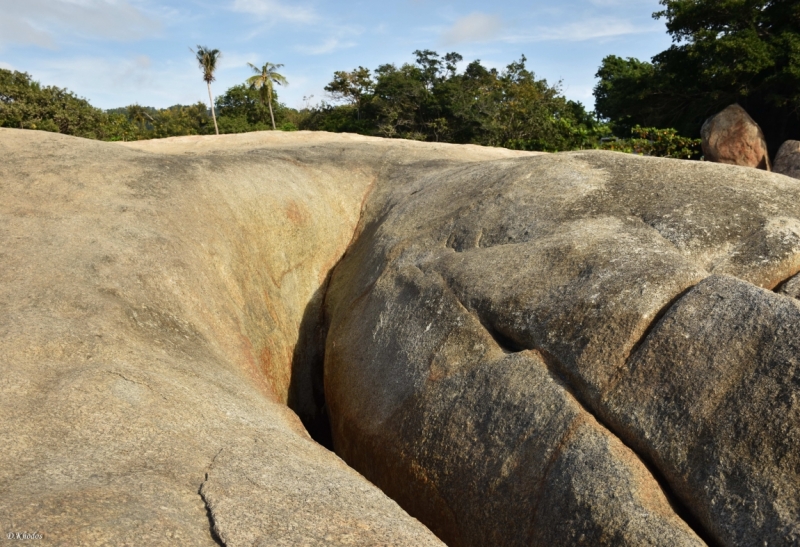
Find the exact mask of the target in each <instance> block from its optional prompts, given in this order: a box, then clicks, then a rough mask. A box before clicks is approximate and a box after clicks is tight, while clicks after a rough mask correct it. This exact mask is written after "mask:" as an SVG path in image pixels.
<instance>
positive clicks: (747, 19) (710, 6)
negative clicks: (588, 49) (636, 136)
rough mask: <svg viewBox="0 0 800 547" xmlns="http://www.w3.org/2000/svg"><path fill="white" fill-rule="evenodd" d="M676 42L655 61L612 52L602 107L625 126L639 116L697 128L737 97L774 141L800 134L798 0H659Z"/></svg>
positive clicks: (690, 130)
mask: <svg viewBox="0 0 800 547" xmlns="http://www.w3.org/2000/svg"><path fill="white" fill-rule="evenodd" d="M660 3H661V5H662V6H663V8H664V9H662V10H661V11H659V12H656V13H655V14H653V15H654V17H656V18H663V19H665V20H666V24H667V31H668V32H669V33H670V34H671V35H672V38H673V44H672V46H671V47H670V48H669V49H667V50H665V51H663V52H661V53H659V54H658V55H656V56H655V57H653V59H652V63H645V62H641V61H638V60H636V59H620V58H619V57H615V56H609V57H606V58H605V59H604V60H603V63H602V65H601V67H600V70H599V71H598V73H597V76H598V77H599V78H600V82H599V83H598V85H597V87H596V88H595V98H596V101H597V102H596V104H595V107H596V111H597V112H598V114H600V115H602V116H603V117H605V118H609V119H610V120H612V122H613V123H614V125H615V131H616V132H618V133H620V134H624V133H626V132H627V131H629V130H630V128H631V127H632V126H633V125H635V124H642V125H652V126H659V127H675V128H676V129H678V131H680V132H681V133H683V134H687V135H693V136H697V135H699V131H700V126H701V125H702V123H703V121H704V120H705V119H706V118H707V117H708V116H710V115H712V114H714V113H716V112H718V111H720V110H722V109H723V108H725V107H726V106H728V105H730V104H732V103H735V102H738V103H739V104H741V105H742V106H743V107H744V108H745V109H746V110H747V111H748V113H749V114H750V115H751V116H752V117H753V118H754V119H755V120H756V122H758V123H759V125H761V127H762V129H763V130H764V132H765V134H766V137H767V141H768V144H769V145H770V149H771V150H772V151H773V152H774V151H775V150H776V149H777V146H778V145H779V144H780V143H781V142H783V141H784V140H786V139H789V138H794V139H798V138H800V2H797V1H796V0H661V1H660Z"/></svg>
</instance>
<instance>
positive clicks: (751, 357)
mask: <svg viewBox="0 0 800 547" xmlns="http://www.w3.org/2000/svg"><path fill="white" fill-rule="evenodd" d="M799 222H800V188H797V186H796V185H794V184H792V181H791V180H790V179H788V178H786V177H782V176H778V175H773V174H769V173H764V172H760V171H756V170H743V169H738V168H736V167H732V166H725V165H715V164H712V163H697V162H683V161H677V160H665V159H656V158H640V157H635V156H630V155H622V154H615V153H609V152H582V153H569V154H557V155H548V156H539V157H534V158H524V159H508V160H501V161H496V162H485V163H479V164H473V165H466V166H458V167H452V168H450V169H446V170H441V171H438V172H435V173H430V174H427V175H424V176H421V177H420V178H418V179H417V180H411V181H405V180H403V181H395V183H394V184H386V185H382V186H381V185H379V186H378V187H377V188H376V190H375V192H374V193H373V194H372V196H371V197H370V199H369V200H368V203H367V207H366V209H365V212H364V216H363V217H362V220H361V228H360V229H359V232H360V236H359V238H358V239H357V240H356V241H355V242H354V244H353V245H352V247H351V248H350V250H349V251H348V252H347V254H346V255H345V257H344V259H343V260H342V262H341V263H340V264H339V265H338V266H337V267H336V269H335V271H334V274H333V277H332V279H331V285H330V288H329V290H328V294H327V298H326V309H327V313H328V316H329V318H330V330H329V334H328V338H327V346H326V354H325V386H326V394H327V401H328V405H329V407H330V410H331V416H332V424H333V436H334V443H335V447H336V450H337V453H339V454H340V455H342V457H343V458H344V459H345V460H346V461H347V462H349V463H351V464H352V465H353V466H354V467H355V468H356V469H358V470H359V471H361V472H362V473H364V475H365V476H366V477H367V478H369V479H370V480H371V481H373V482H375V483H376V484H378V485H379V486H381V488H383V489H384V490H385V491H386V492H387V493H389V494H390V495H391V496H392V497H393V498H394V499H397V500H398V501H400V503H401V505H403V506H404V507H406V508H407V509H408V510H409V512H410V513H411V514H412V515H415V516H417V517H418V518H420V520H422V521H423V522H424V523H426V524H427V525H428V526H430V527H431V528H432V529H433V530H434V531H436V532H437V534H439V535H440V537H442V538H444V539H445V541H447V542H448V543H449V544H451V545H487V544H503V545H552V544H577V543H581V542H583V543H585V544H597V545H620V544H626V545H680V544H685V545H691V544H700V543H702V541H703V540H709V541H712V542H715V543H719V544H722V545H763V543H764V542H767V543H768V544H770V545H773V544H794V543H796V542H798V541H800V536H798V533H800V532H798V530H799V528H798V526H800V517H798V514H800V513H799V512H798V511H797V507H798V496H799V495H800V477H799V476H798V469H800V450H798V446H797V442H798V441H797V439H798V437H799V436H800V416H798V405H800V368H798V366H797V361H796V352H795V353H793V351H794V349H793V348H794V346H793V344H795V343H796V339H797V336H796V334H795V333H794V331H795V330H796V327H797V325H798V324H800V323H798V319H800V317H798V316H796V315H795V314H796V311H797V309H798V306H797V303H796V302H795V301H793V300H791V299H789V298H786V297H785V296H779V295H776V294H774V293H770V292H768V291H767V290H765V289H773V288H775V287H782V286H784V287H785V286H786V285H785V284H784V285H782V283H783V282H784V281H785V280H786V279H788V278H789V277H791V276H793V275H795V274H796V273H797V272H798V271H800V230H798V226H800V224H799ZM721 274H724V276H723V275H721ZM731 276H732V277H731ZM733 277H736V278H738V279H733ZM756 285H758V286H760V287H763V288H759V287H757V286H756ZM693 287H694V288H693ZM709 291H711V292H712V293H714V294H721V295H722V296H721V298H726V299H729V300H730V302H731V304H730V307H729V308H727V312H726V313H717V311H716V310H717V308H716V307H715V306H716V304H715V302H716V300H715V298H716V297H714V296H706V295H707V294H708V293H709ZM726 301H728V300H726ZM681 310H694V312H693V313H694V314H695V315H694V316H692V317H694V318H695V319H697V321H696V322H695V323H692V320H687V319H684V316H683V315H681ZM664 313H666V315H665V316H664V317H663V319H660V318H661V317H662V316H663V314H664ZM674 317H679V318H680V319H681V320H680V323H679V324H680V325H681V326H683V328H684V330H680V329H678V328H677V327H671V326H669V325H671V323H670V321H672V320H673V319H672V318H674ZM701 318H702V319H703V320H702V321H700V319H701ZM653 325H657V326H656V327H655V328H653ZM701 333H703V334H704V336H701ZM737 339H738V341H737ZM732 341H733V342H736V343H731V342H732ZM729 343H730V345H726V344H729ZM689 346H691V351H689V349H688V347H689ZM656 347H657V348H658V349H657V350H656V349H651V348H656ZM715 360H718V361H715ZM714 362H716V363H719V364H718V365H715V366H714V367H711V368H709V367H710V364H711V363H714ZM673 374H674V375H676V376H675V377H673V376H672V375H673ZM736 409H741V412H740V413H737V412H736ZM718 413H719V414H718ZM620 440H622V441H623V442H624V444H623V443H620V442H619V441H620ZM642 461H644V462H645V464H646V466H645V465H643V464H642Z"/></svg>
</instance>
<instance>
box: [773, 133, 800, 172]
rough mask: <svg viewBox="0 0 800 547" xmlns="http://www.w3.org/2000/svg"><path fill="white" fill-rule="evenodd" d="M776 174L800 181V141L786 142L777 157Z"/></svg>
mask: <svg viewBox="0 0 800 547" xmlns="http://www.w3.org/2000/svg"><path fill="white" fill-rule="evenodd" d="M774 171H775V172H776V173H780V174H782V175H786V176H787V177H792V178H794V179H800V141H786V142H785V143H783V144H782V145H781V147H780V148H779V149H778V153H777V154H776V155H775V169H774Z"/></svg>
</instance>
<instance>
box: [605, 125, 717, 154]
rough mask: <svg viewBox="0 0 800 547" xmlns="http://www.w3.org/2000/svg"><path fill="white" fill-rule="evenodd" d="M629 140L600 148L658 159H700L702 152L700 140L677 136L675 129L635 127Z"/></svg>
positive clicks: (618, 140) (608, 143) (615, 141)
mask: <svg viewBox="0 0 800 547" xmlns="http://www.w3.org/2000/svg"><path fill="white" fill-rule="evenodd" d="M631 135H632V136H631V138H630V139H614V140H610V141H606V142H603V143H602V144H601V145H600V148H601V149H603V150H614V151H617V152H626V153H629V154H639V155H640V156H656V157H659V158H676V159H695V160H696V159H700V158H701V157H702V155H703V151H702V149H701V148H700V139H691V138H689V137H682V136H681V135H678V132H677V131H676V130H675V129H658V128H655V127H641V126H639V125H636V126H634V127H633V129H632V130H631Z"/></svg>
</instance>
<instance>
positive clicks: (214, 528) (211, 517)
mask: <svg viewBox="0 0 800 547" xmlns="http://www.w3.org/2000/svg"><path fill="white" fill-rule="evenodd" d="M207 481H208V473H206V475H205V479H204V480H203V482H202V484H201V485H200V488H199V489H198V490H197V494H198V495H199V496H200V499H202V500H203V506H204V507H205V508H206V517H207V518H208V526H209V533H210V534H211V539H213V540H214V543H216V544H217V545H219V546H220V547H225V542H224V541H222V538H221V537H220V536H219V534H218V533H217V524H216V522H215V521H214V513H213V512H212V511H211V506H210V505H209V504H208V500H207V499H206V496H205V494H204V493H203V485H205V483H206V482H207Z"/></svg>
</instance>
